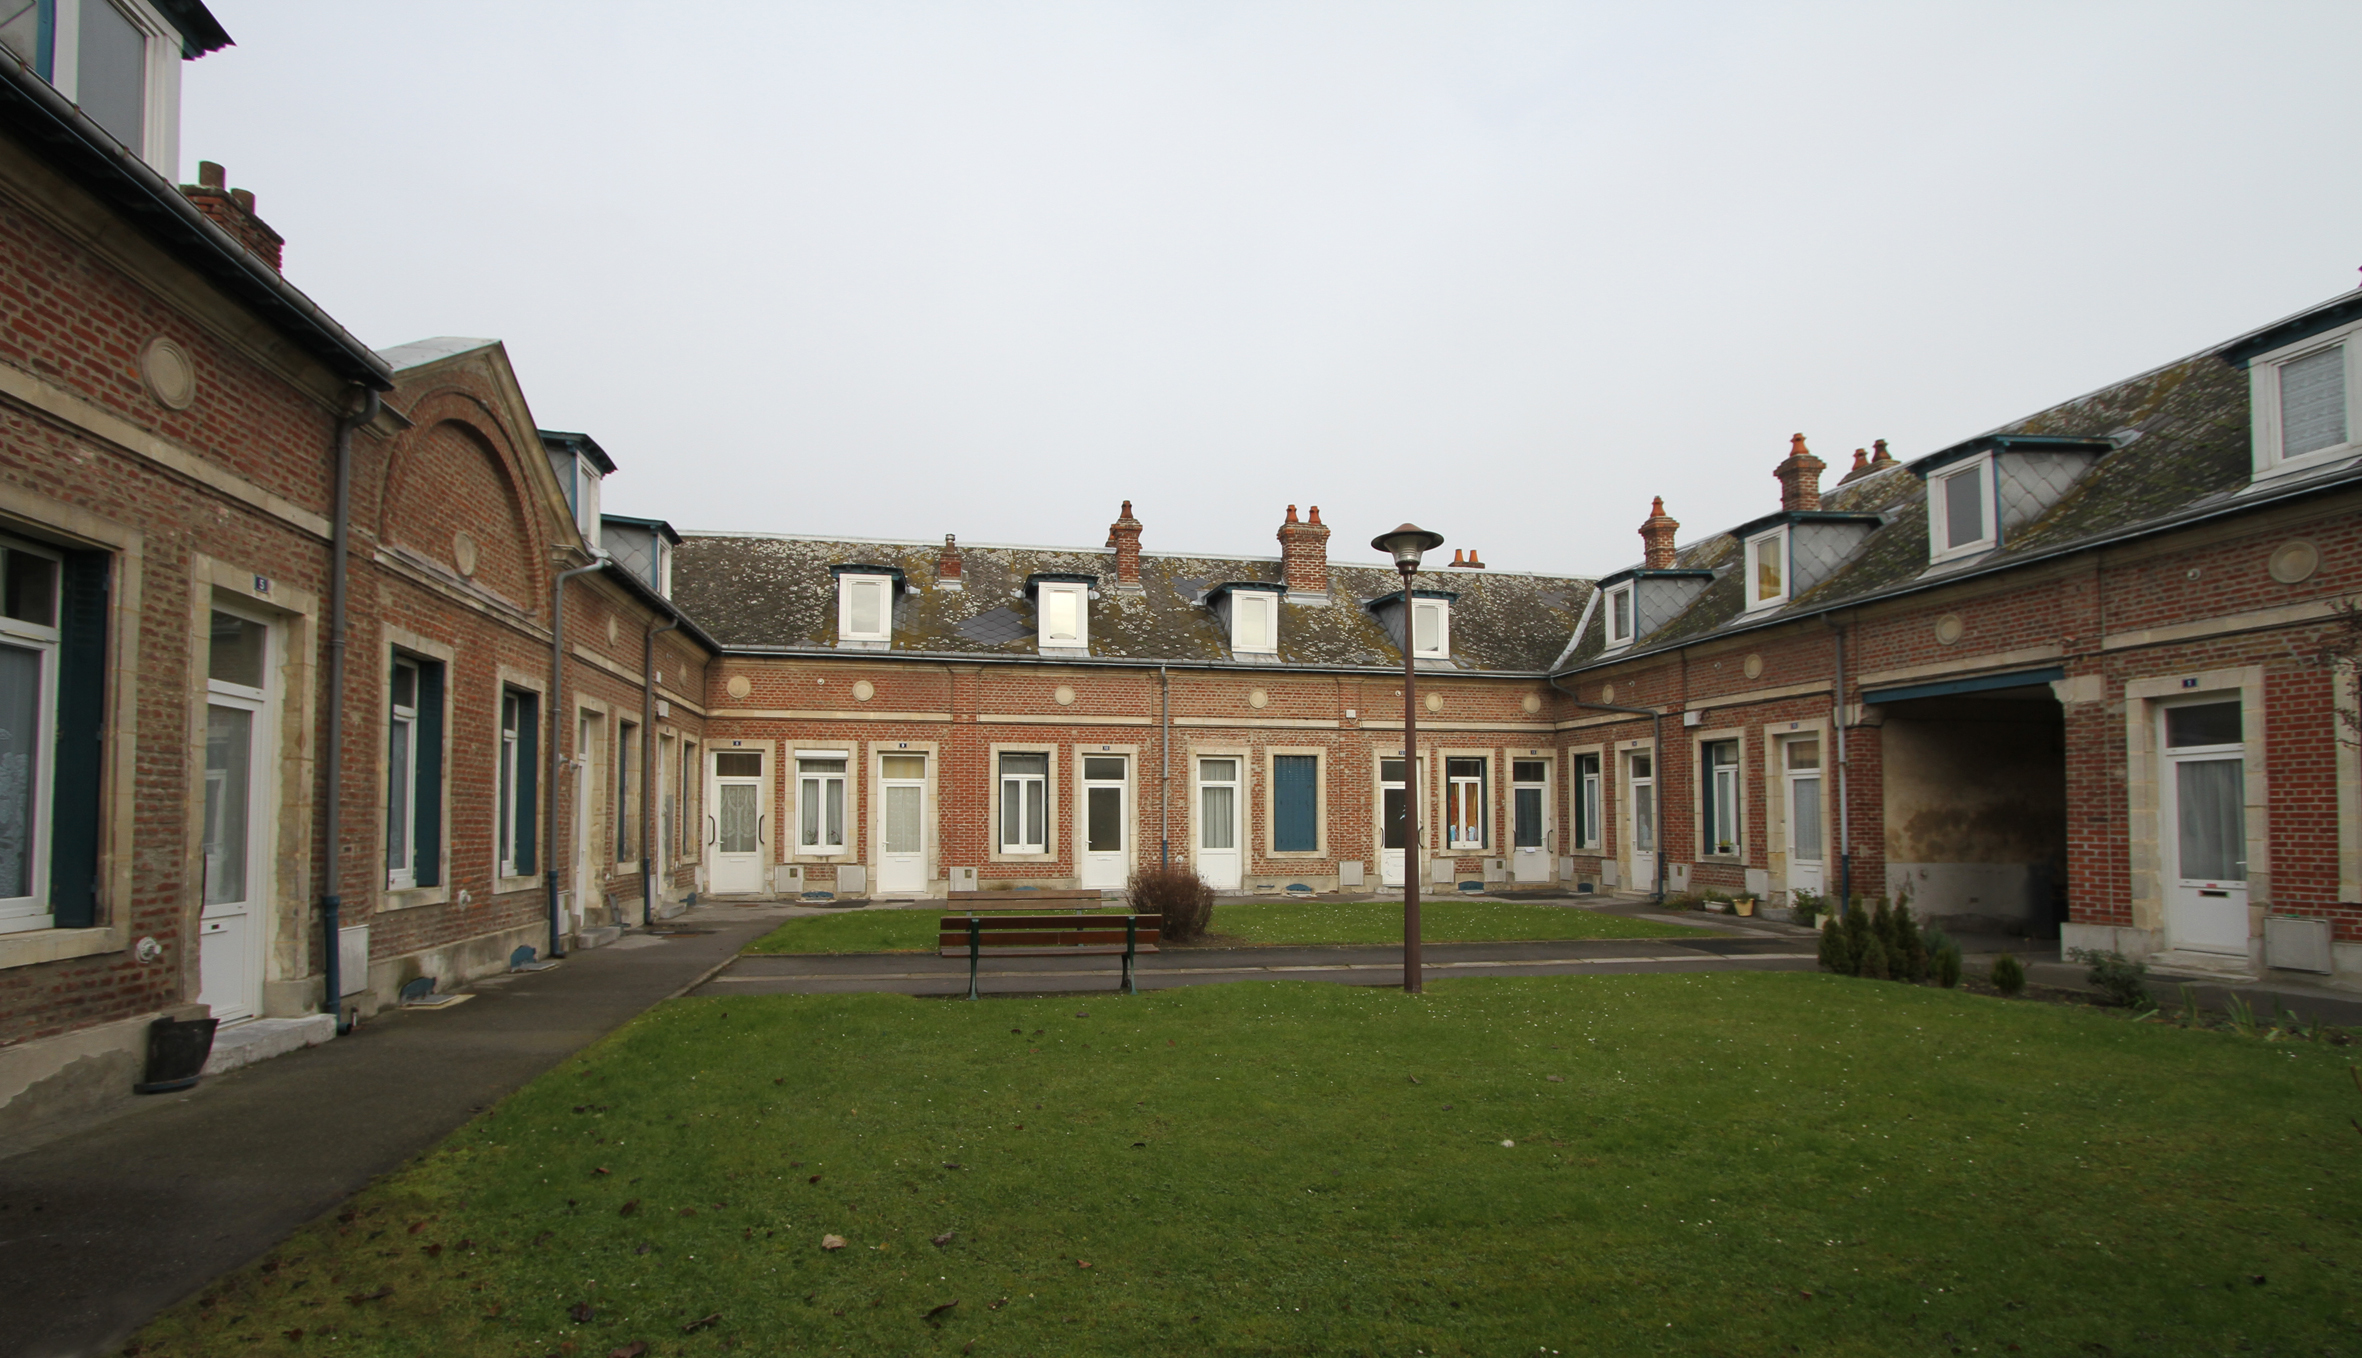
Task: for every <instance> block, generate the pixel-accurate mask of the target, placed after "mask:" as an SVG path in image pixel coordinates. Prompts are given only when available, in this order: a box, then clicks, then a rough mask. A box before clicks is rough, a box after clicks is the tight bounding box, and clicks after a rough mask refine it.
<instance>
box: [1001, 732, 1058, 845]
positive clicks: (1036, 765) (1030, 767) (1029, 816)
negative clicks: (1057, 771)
mask: <svg viewBox="0 0 2362 1358" xmlns="http://www.w3.org/2000/svg"><path fill="white" fill-rule="evenodd" d="M1049 823H1050V756H1048V755H1046V754H1004V755H1002V756H1001V852H1002V853H1048V852H1049V851H1050V836H1049Z"/></svg>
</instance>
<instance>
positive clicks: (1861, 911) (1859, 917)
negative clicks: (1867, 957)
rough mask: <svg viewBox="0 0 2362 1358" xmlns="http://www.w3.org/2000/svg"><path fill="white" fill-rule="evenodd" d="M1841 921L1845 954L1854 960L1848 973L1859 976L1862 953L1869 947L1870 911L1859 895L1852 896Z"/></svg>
mask: <svg viewBox="0 0 2362 1358" xmlns="http://www.w3.org/2000/svg"><path fill="white" fill-rule="evenodd" d="M1841 923H1842V925H1843V927H1844V929H1845V951H1846V955H1847V956H1849V957H1851V958H1853V960H1854V965H1853V970H1852V972H1850V973H1849V974H1850V975H1854V976H1859V975H1861V974H1862V954H1863V953H1864V952H1866V951H1868V950H1869V947H1870V911H1869V908H1868V906H1867V905H1866V904H1865V903H1864V902H1863V900H1862V898H1861V897H1859V896H1856V897H1854V899H1853V904H1852V905H1851V906H1849V907H1848V908H1847V909H1846V912H1845V919H1844V920H1843V921H1841Z"/></svg>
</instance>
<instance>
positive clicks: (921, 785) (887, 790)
mask: <svg viewBox="0 0 2362 1358" xmlns="http://www.w3.org/2000/svg"><path fill="white" fill-rule="evenodd" d="M878 800H879V802H880V803H882V804H883V807H884V811H885V821H884V824H882V825H881V826H879V827H878V885H877V889H878V890H879V891H880V892H894V893H897V894H901V895H909V894H912V893H915V892H920V891H924V890H926V889H927V757H926V756H925V755H923V754H886V755H879V756H878Z"/></svg>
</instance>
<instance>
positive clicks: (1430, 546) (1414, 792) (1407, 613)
mask: <svg viewBox="0 0 2362 1358" xmlns="http://www.w3.org/2000/svg"><path fill="white" fill-rule="evenodd" d="M1370 545H1371V546H1372V547H1375V548H1377V549H1378V550H1379V551H1381V552H1385V553H1386V554H1387V555H1389V556H1392V557H1393V558H1394V568H1395V569H1396V570H1398V571H1400V572H1402V763H1403V798H1402V988H1403V993H1404V994H1406V995H1416V994H1418V993H1420V990H1421V988H1422V986H1421V980H1420V975H1419V799H1420V797H1422V796H1424V795H1425V789H1423V788H1422V787H1421V786H1420V784H1419V671H1418V665H1417V662H1416V661H1414V660H1413V659H1412V657H1413V655H1414V654H1416V652H1417V649H1418V648H1417V645H1416V641H1417V637H1418V628H1419V619H1418V610H1417V609H1416V608H1415V607H1413V605H1412V602H1411V577H1412V576H1414V575H1416V574H1418V573H1419V557H1420V556H1421V555H1422V554H1423V553H1426V552H1431V551H1433V550H1435V549H1436V548H1438V547H1441V546H1442V545H1443V534H1441V533H1430V532H1428V531H1427V530H1426V529H1424V528H1421V527H1419V526H1418V525H1417V524H1412V523H1406V524H1404V525H1403V526H1402V527H1400V528H1397V529H1395V530H1394V531H1393V532H1391V533H1380V534H1379V535H1378V536H1376V537H1374V538H1371V539H1370ZM1379 852H1380V853H1383V852H1385V850H1384V849H1383V848H1381V849H1380V850H1379Z"/></svg>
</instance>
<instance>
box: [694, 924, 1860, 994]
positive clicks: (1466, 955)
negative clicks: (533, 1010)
mask: <svg viewBox="0 0 2362 1358" xmlns="http://www.w3.org/2000/svg"><path fill="white" fill-rule="evenodd" d="M1812 941H1813V940H1812V939H1811V938H1810V937H1809V936H1805V937H1802V938H1784V937H1772V936H1754V937H1740V936H1732V937H1722V938H1682V939H1671V938H1620V939H1598V940H1582V941H1569V942H1557V943H1430V944H1428V945H1427V946H1426V949H1425V950H1424V951H1425V956H1426V970H1427V975H1428V977H1429V978H1430V979H1433V980H1442V979H1444V978H1446V977H1451V976H1568V975H1625V974H1629V973H1632V972H1643V971H1728V970H1732V969H1745V970H1750V971H1756V970H1773V971H1793V970H1806V971H1809V970H1811V969H1812V968H1813V967H1814V966H1815V965H1816V961H1815V958H1816V954H1815V953H1814V952H1813V951H1812V948H1811V944H1812ZM1120 974H1121V969H1120V967H1119V965H1118V959H1116V958H1111V957H1072V958H1068V957H1009V958H1001V959H997V960H995V959H990V958H988V959H986V961H985V966H984V971H983V977H982V981H981V984H980V986H979V988H980V989H982V990H983V991H984V992H985V993H986V994H991V995H1031V994H1042V993H1045V992H1064V991H1090V990H1111V989H1113V988H1114V987H1115V985H1116V978H1117V977H1118V976H1119V975H1120ZM1138 977H1139V985H1140V988H1141V989H1142V990H1164V989H1169V988H1171V987H1173V986H1184V985H1206V984H1209V983H1212V982H1219V981H1245V980H1294V981H1335V982H1339V983H1342V984H1345V985H1399V984H1401V982H1402V949H1401V947H1400V945H1384V946H1372V947H1358V946H1351V947H1338V946H1329V947H1309V948H1292V947H1267V948H1172V949H1168V950H1167V951H1165V952H1161V953H1156V954H1154V955H1151V956H1146V957H1142V958H1141V959H1140V961H1139V968H1138ZM878 990H882V991H893V992H896V993H900V994H904V995H965V994H967V993H968V963H967V960H966V959H965V958H948V957H934V956H931V955H929V954H927V953H885V954H880V953H864V954H857V955H849V956H841V957H829V956H793V957H780V956H763V957H742V958H740V959H738V960H737V961H736V962H733V963H731V964H730V965H729V966H728V967H726V968H724V969H723V970H722V971H721V972H720V973H719V974H717V975H715V976H714V977H713V978H712V979H710V980H708V981H707V982H706V983H705V984H704V985H702V986H700V987H699V988H698V989H697V991H696V992H695V993H697V994H700V995H825V994H847V993H851V992H855V991H878Z"/></svg>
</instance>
